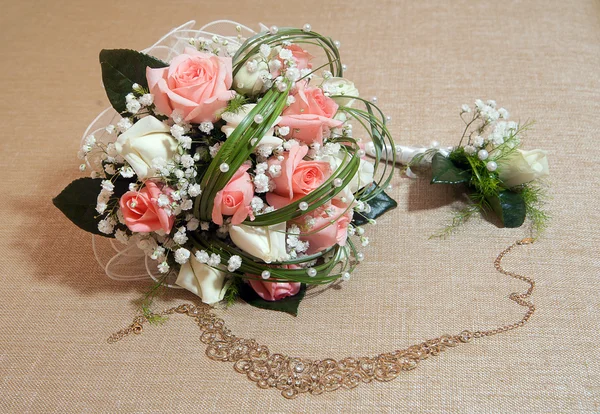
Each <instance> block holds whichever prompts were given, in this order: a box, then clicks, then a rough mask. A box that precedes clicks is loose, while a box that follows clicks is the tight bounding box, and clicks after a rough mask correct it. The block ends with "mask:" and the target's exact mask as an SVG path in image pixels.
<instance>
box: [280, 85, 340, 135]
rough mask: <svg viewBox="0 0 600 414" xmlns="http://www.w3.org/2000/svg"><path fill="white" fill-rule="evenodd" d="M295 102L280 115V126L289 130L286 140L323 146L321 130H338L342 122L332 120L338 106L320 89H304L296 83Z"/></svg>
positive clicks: (303, 86)
mask: <svg viewBox="0 0 600 414" xmlns="http://www.w3.org/2000/svg"><path fill="white" fill-rule="evenodd" d="M297 87H298V90H297V92H296V94H295V95H293V96H294V98H295V99H296V101H295V102H294V103H293V104H291V105H290V106H288V107H287V108H286V109H285V111H283V113H282V114H281V121H279V125H280V126H287V127H289V128H290V134H288V135H287V136H286V138H295V139H297V140H299V141H302V142H305V143H307V144H312V143H313V142H317V143H319V144H323V129H325V130H328V129H331V128H338V127H340V126H342V121H338V120H335V119H333V117H334V116H335V114H336V112H337V110H338V104H336V103H335V101H334V100H333V99H331V98H329V97H327V96H325V95H323V90H321V89H320V88H314V87H308V88H307V87H306V86H305V84H304V83H303V82H299V83H297Z"/></svg>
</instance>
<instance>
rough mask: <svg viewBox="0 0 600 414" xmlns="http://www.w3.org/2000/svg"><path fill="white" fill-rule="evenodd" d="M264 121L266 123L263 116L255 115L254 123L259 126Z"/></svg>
mask: <svg viewBox="0 0 600 414" xmlns="http://www.w3.org/2000/svg"><path fill="white" fill-rule="evenodd" d="M262 121H264V118H263V116H262V115H261V114H256V115H254V122H256V123H257V124H260V123H261V122H262Z"/></svg>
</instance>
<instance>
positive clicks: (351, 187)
mask: <svg viewBox="0 0 600 414" xmlns="http://www.w3.org/2000/svg"><path fill="white" fill-rule="evenodd" d="M344 156H345V157H346V158H344ZM323 159H324V161H329V165H330V166H331V170H332V171H335V170H337V169H338V168H339V167H340V166H341V165H342V164H347V163H348V161H349V160H350V154H347V153H346V152H345V151H340V152H338V153H337V154H336V155H333V156H327V157H324V158H323ZM374 171H375V166H374V165H373V163H372V162H369V161H365V160H363V159H361V160H360V164H359V166H358V171H357V172H356V174H355V175H354V177H352V179H351V180H350V182H349V183H348V185H347V186H346V187H345V188H344V189H343V190H342V191H341V192H339V193H338V195H337V196H336V197H337V198H341V197H346V199H348V200H349V201H351V200H354V193H355V192H357V191H358V190H360V189H361V188H363V187H365V186H367V185H369V184H371V183H372V182H373V174H374Z"/></svg>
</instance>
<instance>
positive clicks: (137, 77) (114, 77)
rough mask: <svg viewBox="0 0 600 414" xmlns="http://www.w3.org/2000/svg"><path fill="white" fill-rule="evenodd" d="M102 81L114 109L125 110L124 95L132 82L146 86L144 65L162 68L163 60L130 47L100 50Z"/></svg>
mask: <svg viewBox="0 0 600 414" xmlns="http://www.w3.org/2000/svg"><path fill="white" fill-rule="evenodd" d="M100 66H101V67H102V82H103V83H104V89H106V96H108V100H109V101H110V103H111V105H112V106H113V108H115V110H116V111H117V112H119V113H123V112H127V109H126V107H125V104H126V102H125V96H127V94H129V93H131V92H132V86H133V84H134V83H137V84H139V85H140V86H142V87H143V88H148V82H147V81H146V67H148V66H149V67H151V68H164V67H167V66H169V65H168V64H166V63H165V62H163V61H161V60H159V59H156V58H155V57H152V56H150V55H146V54H144V53H140V52H138V51H135V50H130V49H103V50H102V51H101V52H100Z"/></svg>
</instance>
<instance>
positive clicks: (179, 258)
mask: <svg viewBox="0 0 600 414" xmlns="http://www.w3.org/2000/svg"><path fill="white" fill-rule="evenodd" d="M174 257H175V261H176V262H177V263H179V264H185V263H187V261H188V260H189V259H190V251H189V250H188V249H186V248H183V247H180V248H179V249H177V250H176V251H175V255H174Z"/></svg>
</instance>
